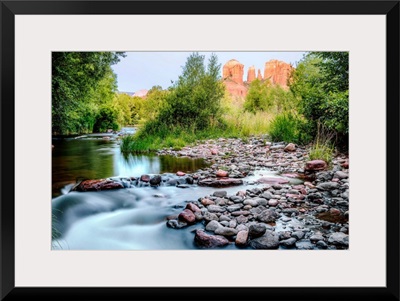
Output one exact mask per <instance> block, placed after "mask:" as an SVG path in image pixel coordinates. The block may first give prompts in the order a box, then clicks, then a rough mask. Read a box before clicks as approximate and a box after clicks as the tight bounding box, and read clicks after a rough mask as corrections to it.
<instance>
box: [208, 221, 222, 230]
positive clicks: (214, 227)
mask: <svg viewBox="0 0 400 301" xmlns="http://www.w3.org/2000/svg"><path fill="white" fill-rule="evenodd" d="M219 227H222V226H221V224H220V223H219V222H217V221H216V220H212V221H210V222H209V223H208V224H207V226H206V230H207V231H211V232H214V231H215V230H217V228H219Z"/></svg>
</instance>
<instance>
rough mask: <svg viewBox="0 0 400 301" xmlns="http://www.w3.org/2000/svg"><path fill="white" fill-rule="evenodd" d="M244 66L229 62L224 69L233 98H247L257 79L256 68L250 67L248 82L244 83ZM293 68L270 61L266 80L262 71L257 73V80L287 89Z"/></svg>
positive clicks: (226, 81)
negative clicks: (250, 86) (251, 85)
mask: <svg viewBox="0 0 400 301" xmlns="http://www.w3.org/2000/svg"><path fill="white" fill-rule="evenodd" d="M243 69H244V65H243V64H241V63H240V62H239V61H237V60H235V59H232V60H229V61H228V62H227V63H226V64H225V65H224V66H223V69H222V74H223V75H222V76H223V82H224V84H225V86H226V88H227V90H228V92H229V94H231V95H232V96H241V97H245V96H246V95H247V91H248V89H249V88H248V87H249V84H250V83H251V82H252V81H253V80H255V79H256V72H255V68H254V66H251V67H249V69H248V72H247V81H246V82H243ZM292 69H293V67H292V66H291V65H290V64H288V63H285V62H282V61H278V60H270V61H268V62H266V63H265V69H264V78H263V76H262V74H261V71H260V69H258V72H257V79H259V80H266V79H268V80H269V81H270V82H271V83H272V84H274V85H280V86H282V87H283V88H285V89H287V87H288V86H287V80H288V78H289V76H290V73H291V71H292Z"/></svg>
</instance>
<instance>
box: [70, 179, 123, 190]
mask: <svg viewBox="0 0 400 301" xmlns="http://www.w3.org/2000/svg"><path fill="white" fill-rule="evenodd" d="M120 188H124V185H123V184H122V183H121V182H116V181H112V180H108V179H99V180H84V181H82V182H80V183H79V184H78V185H76V186H75V187H73V188H72V190H73V191H81V192H84V191H100V190H111V189H120Z"/></svg>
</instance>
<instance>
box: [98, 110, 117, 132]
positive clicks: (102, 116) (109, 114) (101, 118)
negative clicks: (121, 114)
mask: <svg viewBox="0 0 400 301" xmlns="http://www.w3.org/2000/svg"><path fill="white" fill-rule="evenodd" d="M117 121H118V112H117V111H116V110H115V109H114V108H112V107H109V106H103V107H101V108H100V110H99V113H98V115H97V117H96V122H95V124H94V126H93V132H96V133H103V132H106V131H107V130H108V129H112V130H114V131H116V130H118V128H119V126H118V123H117Z"/></svg>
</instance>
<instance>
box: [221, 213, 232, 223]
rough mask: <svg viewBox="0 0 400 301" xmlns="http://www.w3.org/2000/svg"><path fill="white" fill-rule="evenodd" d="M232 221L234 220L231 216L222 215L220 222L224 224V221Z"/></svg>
mask: <svg viewBox="0 0 400 301" xmlns="http://www.w3.org/2000/svg"><path fill="white" fill-rule="evenodd" d="M231 220H232V219H231V218H230V217H229V216H227V215H225V214H221V216H220V217H219V221H220V222H223V221H226V222H230V221H231Z"/></svg>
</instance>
